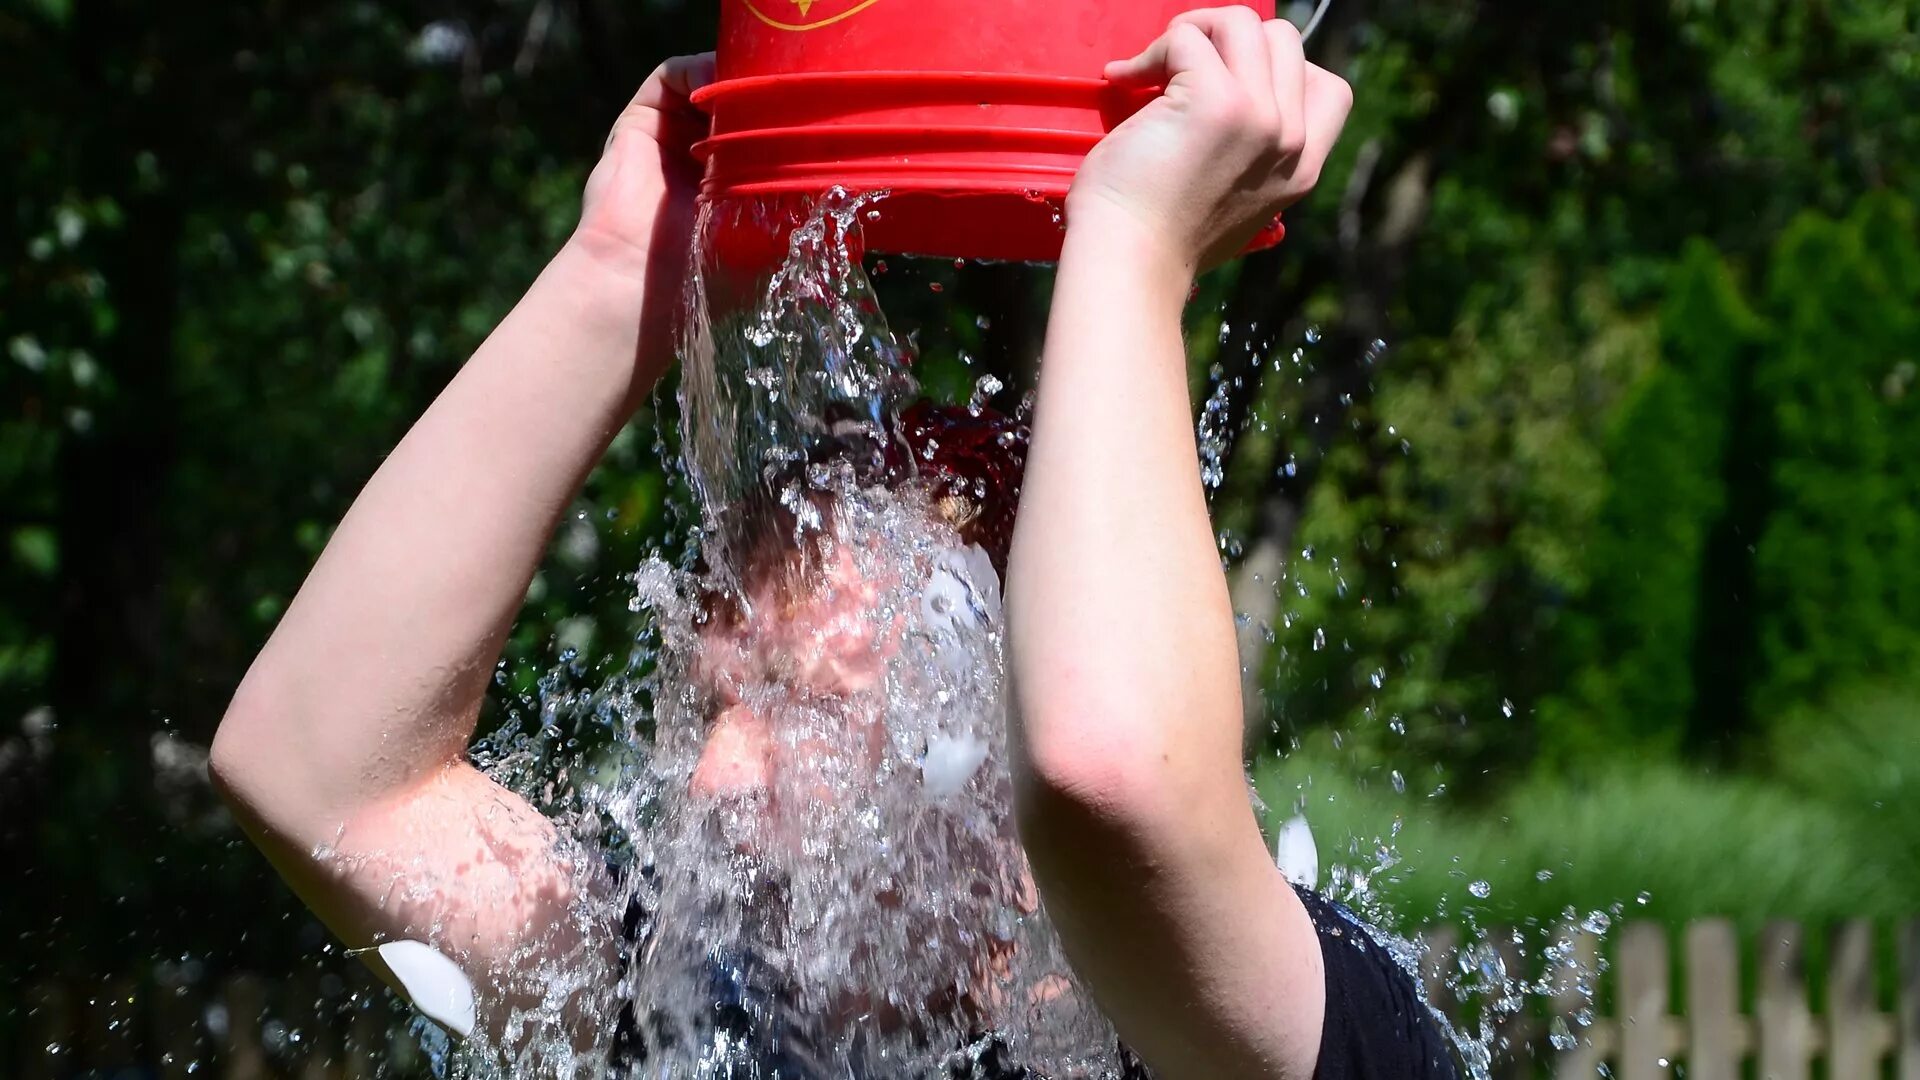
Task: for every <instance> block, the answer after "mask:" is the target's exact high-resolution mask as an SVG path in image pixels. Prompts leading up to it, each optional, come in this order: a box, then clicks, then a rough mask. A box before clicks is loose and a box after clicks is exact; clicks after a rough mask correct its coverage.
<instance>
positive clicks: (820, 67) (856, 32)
mask: <svg viewBox="0 0 1920 1080" xmlns="http://www.w3.org/2000/svg"><path fill="white" fill-rule="evenodd" d="M1204 6H1208V5H1207V4H1205V3H1183V2H1180V0H721V9H720V44H719V49H718V53H719V56H718V63H719V72H718V74H719V78H718V80H717V81H716V82H714V83H713V84H712V85H710V86H708V87H705V88H704V89H702V90H701V91H699V92H698V93H697V94H696V95H695V98H694V100H695V101H696V102H698V103H699V104H700V105H702V106H703V107H704V108H706V109H707V110H708V111H709V112H710V113H711V115H712V117H713V132H712V135H711V137H710V138H708V139H706V140H705V141H703V142H701V143H700V144H699V145H698V146H696V147H695V153H696V154H698V155H700V156H701V157H702V158H704V159H705V161H706V170H707V171H706V179H705V183H704V186H703V192H704V193H705V194H706V195H707V196H708V197H710V198H725V197H730V196H773V195H809V194H817V193H819V192H823V191H825V190H827V189H829V188H832V187H835V186H839V187H844V188H846V189H847V190H849V191H851V192H855V193H859V192H870V191H881V190H885V191H887V192H890V193H891V194H889V196H888V197H887V198H885V199H882V200H881V201H879V202H878V203H876V204H875V206H874V213H872V214H869V215H867V218H868V220H866V221H865V222H863V225H864V231H865V234H866V235H865V239H866V244H867V246H868V247H869V248H872V249H874V250H879V251H892V252H904V253H910V254H922V255H944V256H954V257H964V258H981V259H1014V260H1048V259H1055V258H1058V257H1059V254H1060V238H1061V232H1062V220H1063V219H1062V209H1063V206H1064V201H1065V198H1066V194H1067V187H1068V185H1069V184H1070V183H1071V182H1072V180H1073V174H1074V172H1075V170H1077V169H1078V168H1079V166H1080V162H1081V160H1082V159H1083V158H1085V156H1086V153H1087V151H1088V150H1090V149H1091V148H1092V147H1093V145H1094V143H1096V142H1097V141H1099V139H1100V137H1101V136H1102V135H1104V134H1105V133H1106V132H1108V131H1110V130H1112V128H1113V126H1114V125H1115V124H1117V123H1119V122H1120V121H1121V120H1124V119H1125V118H1126V117H1127V116H1129V115H1131V114H1132V112H1133V111H1134V110H1135V109H1137V108H1139V107H1140V105H1142V104H1144V103H1145V102H1146V101H1147V100H1149V99H1150V97H1151V95H1150V94H1145V95H1143V94H1138V93H1135V94H1122V93H1119V92H1117V91H1115V90H1114V89H1113V88H1112V87H1111V86H1109V85H1108V84H1107V83H1106V82H1105V80H1103V79H1102V78H1101V71H1102V69H1103V68H1104V67H1105V65H1106V63H1107V61H1109V60H1113V59H1117V58H1120V57H1124V56H1131V55H1133V54H1134V53H1136V52H1138V51H1139V50H1140V49H1142V48H1144V47H1145V46H1146V45H1147V43H1148V42H1150V41H1152V40H1153V39H1154V38H1155V37H1157V36H1159V34H1160V33H1162V32H1163V31H1164V30H1165V29H1166V26H1167V23H1168V21H1169V20H1171V19H1172V18H1173V17H1174V16H1175V15H1176V14H1178V13H1180V12H1182V11H1186V10H1189V9H1192V8H1196V7H1204ZM1250 6H1252V7H1253V8H1254V9H1255V10H1257V11H1258V12H1259V13H1260V14H1261V16H1262V17H1268V18H1270V17H1272V15H1273V2H1272V0H1257V2H1255V3H1253V4H1251V5H1250ZM1281 232H1282V230H1281V228H1280V226H1279V223H1278V222H1275V223H1274V225H1273V226H1272V227H1271V228H1270V229H1268V230H1267V231H1266V232H1265V233H1263V234H1262V235H1261V237H1260V239H1259V240H1257V241H1256V242H1255V244H1254V246H1255V247H1262V246H1266V245H1268V244H1272V243H1275V242H1277V241H1278V240H1279V239H1280V235H1281Z"/></svg>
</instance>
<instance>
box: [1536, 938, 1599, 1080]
mask: <svg viewBox="0 0 1920 1080" xmlns="http://www.w3.org/2000/svg"><path fill="white" fill-rule="evenodd" d="M1560 940H1562V941H1564V942H1565V943H1566V947H1567V949H1568V950H1569V953H1570V955H1568V956H1567V957H1566V958H1565V960H1564V962H1563V963H1561V964H1560V966H1559V967H1558V968H1557V969H1556V970H1555V971H1554V973H1553V1000H1552V1001H1551V1002H1550V1003H1549V1004H1550V1007H1551V1009H1552V1011H1553V1015H1554V1017H1555V1018H1557V1020H1558V1021H1559V1023H1560V1025H1561V1028H1562V1029H1563V1030H1564V1031H1565V1032H1566V1033H1567V1035H1569V1036H1570V1037H1572V1039H1573V1040H1574V1044H1573V1045H1572V1046H1569V1047H1566V1048H1565V1049H1562V1050H1560V1051H1559V1052H1558V1053H1557V1054H1555V1055H1554V1058H1553V1075H1555V1076H1557V1077H1568V1078H1578V1080H1587V1078H1589V1077H1594V1076H1598V1075H1600V1066H1601V1063H1603V1062H1604V1061H1606V1060H1607V1058H1609V1057H1611V1056H1612V1055H1613V1053H1614V1049H1615V1037H1614V1036H1615V1025H1614V1023H1613V1021H1612V1020H1609V1019H1606V1018H1604V1017H1602V1016H1600V1015H1599V1012H1600V1009H1599V1005H1600V1002H1599V1000H1598V995H1599V990H1600V971H1601V959H1600V935H1598V934H1595V933H1593V932H1592V931H1590V930H1588V929H1587V928H1585V927H1584V926H1580V925H1578V924H1570V925H1568V926H1566V927H1564V928H1563V929H1562V930H1561V932H1560Z"/></svg>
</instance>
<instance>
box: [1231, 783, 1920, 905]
mask: <svg viewBox="0 0 1920 1080" xmlns="http://www.w3.org/2000/svg"><path fill="white" fill-rule="evenodd" d="M1811 756H1812V755H1805V757H1804V758H1803V759H1802V762H1803V764H1801V766H1800V771H1799V772H1798V773H1790V774H1781V773H1778V772H1768V773H1764V774H1761V773H1756V774H1753V775H1724V774H1712V773H1702V772H1694V771H1689V770H1686V769H1684V768H1681V767H1678V766H1674V765H1671V764H1658V765H1646V766H1636V765H1634V764H1633V763H1631V762H1616V763H1613V764H1611V765H1610V766H1609V767H1607V768H1606V769H1604V770H1602V771H1598V772H1596V773H1595V774H1594V775H1592V776H1585V777H1572V778H1568V777H1546V776H1541V777H1533V778H1528V779H1526V780H1524V781H1522V782H1520V783H1519V784H1517V785H1516V786H1515V787H1514V788H1513V789H1511V790H1510V791H1508V792H1507V793H1506V794H1505V795H1504V796H1503V797H1501V798H1499V799H1498V800H1496V801H1495V802H1494V803H1493V804H1491V805H1488V806H1484V807H1475V808H1465V807H1461V806H1458V805H1453V804H1451V803H1450V802H1449V801H1448V800H1447V799H1446V798H1445V797H1444V796H1442V797H1437V798H1436V797H1431V796H1429V795H1428V794H1427V793H1426V792H1424V791H1421V790H1420V789H1419V788H1418V787H1417V786H1414V785H1408V787H1407V790H1406V792H1405V793H1404V794H1403V793H1400V792H1398V791H1396V790H1395V789H1394V785H1393V784H1392V783H1391V782H1390V777H1389V774H1386V773H1385V772H1374V771H1361V770H1359V769H1357V768H1355V767H1354V766H1352V765H1344V766H1343V765H1342V764H1341V763H1340V761H1339V759H1337V758H1335V757H1333V756H1332V755H1330V754H1326V753H1318V754H1316V753H1312V752H1308V753H1302V754H1295V755H1293V756H1292V757H1290V758H1288V759H1286V760H1283V761H1274V762H1271V763H1269V764H1267V765H1265V766H1264V767H1262V768H1261V769H1259V770H1257V773H1256V784H1257V786H1258V789H1259V791H1260V794H1261V797H1262V799H1263V800H1265V802H1266V803H1267V805H1268V806H1269V807H1270V808H1271V810H1270V812H1269V814H1268V821H1267V824H1268V826H1269V829H1270V830H1271V827H1272V826H1273V825H1276V824H1278V821H1279V820H1280V819H1281V818H1283V817H1284V816H1285V815H1286V814H1287V813H1288V812H1290V811H1291V809H1292V808H1294V807H1296V806H1299V807H1301V808H1302V809H1303V811H1304V813H1305V814H1306V817H1307V819H1308V822H1309V823H1310V824H1311V825H1312V827H1313V831H1314V835H1315V838H1316V840H1317V841H1318V844H1319V848H1320V857H1321V858H1320V861H1321V883H1322V886H1323V887H1328V886H1331V887H1332V889H1333V891H1334V892H1335V894H1336V895H1338V896H1341V897H1342V898H1343V899H1347V898H1348V895H1352V894H1354V890H1353V885H1354V884H1355V882H1356V880H1357V879H1361V878H1363V879H1364V882H1365V886H1366V887H1365V889H1364V890H1363V891H1360V892H1359V893H1358V894H1357V895H1358V897H1359V903H1357V904H1356V906H1359V907H1362V908H1363V909H1364V910H1366V911H1367V912H1368V914H1369V915H1370V916H1371V917H1373V918H1375V919H1376V920H1377V921H1379V922H1382V923H1384V924H1387V925H1390V926H1393V927H1395V928H1398V929H1409V928H1412V927H1417V926H1420V925H1423V924H1429V923H1434V922H1458V923H1463V924H1467V925H1473V926H1491V925H1497V924H1515V925H1528V924H1531V925H1548V924H1551V923H1553V922H1555V921H1558V920H1560V919H1561V918H1563V917H1564V915H1565V913H1566V912H1567V911H1568V910H1569V909H1571V910H1572V911H1574V912H1577V913H1580V914H1582V915H1584V914H1585V913H1587V912H1591V911H1594V910H1603V911H1608V912H1610V913H1612V914H1614V915H1624V916H1625V917H1629V918H1650V919H1657V920H1660V921H1663V922H1667V923H1671V924H1674V925H1678V924H1680V923H1684V922H1686V921H1688V920H1690V919H1693V918H1698V917H1702V916H1709V915H1720V916H1728V917H1731V918H1733V919H1734V920H1735V921H1736V922H1738V923H1739V924H1741V926H1742V927H1743V928H1745V929H1748V930H1751V929H1752V928H1755V927H1757V926H1758V925H1759V924H1760V923H1761V922H1763V921H1765V920H1767V919H1770V918H1790V919H1797V920H1801V921H1803V922H1806V923H1808V924H1811V925H1820V924H1824V923H1827V922H1830V921H1833V920H1837V919H1843V918H1877V919H1886V918H1893V917H1897V916H1904V915H1907V914H1910V913H1912V912H1913V910H1914V907H1915V901H1914V897H1915V896H1916V895H1920V891H1916V886H1920V881H1916V880H1915V879H1916V877H1920V875H1916V874H1914V873H1913V872H1912V871H1911V865H1912V861H1911V860H1905V859H1898V858H1892V857H1890V846H1893V847H1897V846H1898V845H1897V844H1892V842H1891V841H1890V839H1889V835H1888V832H1889V829H1892V830H1893V831H1894V832H1895V833H1897V834H1898V835H1900V836H1907V837H1910V836H1912V835H1913V834H1914V833H1915V831H1916V830H1920V819H1916V818H1914V817H1911V816H1902V817H1900V818H1897V819H1896V818H1894V817H1893V815H1892V813H1891V808H1890V807H1887V806H1885V805H1882V806H1881V807H1878V808H1875V807H1874V806H1873V805H1872V800H1869V799H1862V798H1859V797H1858V796H1857V789H1856V788H1855V786H1854V785H1853V783H1852V781H1851V780H1849V779H1847V778H1846V777H1844V776H1841V775H1839V774H1838V767H1837V766H1835V767H1833V769H1832V771H1830V772H1826V773H1823V772H1820V771H1818V769H1811V767H1809V766H1806V765H1804V761H1806V760H1810V759H1811ZM1917 757H1920V755H1917ZM1854 760H1855V762H1856V764H1857V765H1859V766H1860V767H1862V768H1868V769H1872V768H1875V767H1878V768H1880V769H1881V771H1882V772H1883V773H1884V772H1885V768H1886V767H1885V765H1884V761H1883V759H1880V758H1878V757H1876V755H1874V754H1872V753H1869V752H1865V751H1860V752H1856V753H1855V756H1854ZM1809 772H1811V775H1809ZM1850 794H1852V796H1853V797H1851V798H1849V797H1848V796H1849V795H1850ZM1909 801H1911V800H1909ZM1882 802H1883V804H1884V800H1882ZM1396 821H1398V822H1399V829H1398V834H1397V835H1395V822H1396ZM1908 846H1909V847H1910V845H1908ZM1382 850H1385V851H1387V852H1389V853H1390V858H1389V859H1385V860H1383V858H1382V856H1381V854H1380V853H1381V852H1382ZM1392 859H1397V861H1391V860H1392ZM1383 862H1384V863H1387V865H1383ZM1475 883H1483V884H1480V885H1476V884H1475ZM1481 893H1484V895H1480V894H1481ZM1350 902H1351V901H1350Z"/></svg>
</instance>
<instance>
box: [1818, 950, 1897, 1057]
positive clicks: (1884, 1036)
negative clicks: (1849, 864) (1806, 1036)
mask: <svg viewBox="0 0 1920 1080" xmlns="http://www.w3.org/2000/svg"><path fill="white" fill-rule="evenodd" d="M1826 1014H1827V1078H1828V1080H1880V1061H1881V1059H1882V1058H1884V1057H1885V1056H1886V1053H1887V1051H1888V1050H1890V1049H1892V1047H1893V1041H1894V1038H1893V1025H1892V1023H1891V1021H1890V1019H1889V1018H1888V1017H1885V1016H1882V1015H1881V1014H1880V995H1879V994H1878V993H1877V992H1876V991H1875V989H1874V977H1873V924H1872V923H1869V922H1866V921H1864V920H1860V919H1855V920H1851V921H1848V922H1844V923H1841V924H1840V925H1839V926H1836V927H1834V930H1833V939H1832V942H1831V946H1830V948H1829V949H1828V952H1827V1007H1826Z"/></svg>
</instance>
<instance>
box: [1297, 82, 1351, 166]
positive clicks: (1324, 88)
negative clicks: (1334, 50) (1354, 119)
mask: <svg viewBox="0 0 1920 1080" xmlns="http://www.w3.org/2000/svg"><path fill="white" fill-rule="evenodd" d="M1303 111H1304V115H1305V118H1306V140H1305V143H1304V144H1303V145H1302V147H1301V151H1300V158H1299V161H1298V162H1297V164H1296V165H1295V167H1294V177H1295V179H1296V180H1298V179H1301V178H1304V179H1306V180H1307V181H1309V182H1311V181H1315V180H1318V179H1319V176H1320V171H1321V169H1323V168H1325V167H1326V164H1327V156H1328V155H1329V154H1331V153H1332V152H1333V144H1334V143H1336V142H1338V141H1339V139H1340V132H1341V130H1342V129H1344V128H1345V127H1346V126H1347V114H1348V113H1350V112H1352V111H1353V88H1352V87H1351V86H1348V85H1347V80H1345V79H1343V78H1341V77H1340V76H1338V75H1335V74H1334V73H1333V72H1331V71H1328V70H1327V69H1325V68H1323V67H1319V66H1318V65H1315V64H1308V65H1307V73H1306V95H1305V103H1304V110H1303Z"/></svg>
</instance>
